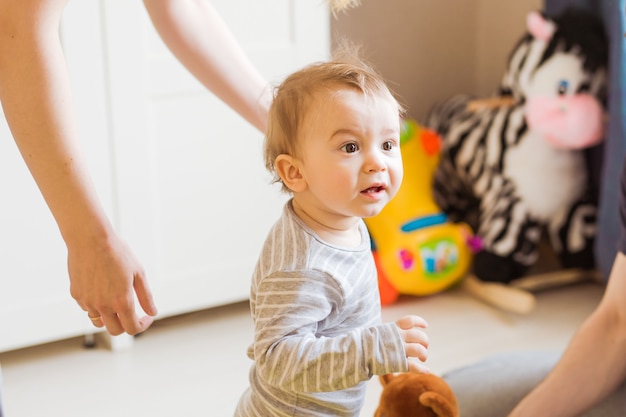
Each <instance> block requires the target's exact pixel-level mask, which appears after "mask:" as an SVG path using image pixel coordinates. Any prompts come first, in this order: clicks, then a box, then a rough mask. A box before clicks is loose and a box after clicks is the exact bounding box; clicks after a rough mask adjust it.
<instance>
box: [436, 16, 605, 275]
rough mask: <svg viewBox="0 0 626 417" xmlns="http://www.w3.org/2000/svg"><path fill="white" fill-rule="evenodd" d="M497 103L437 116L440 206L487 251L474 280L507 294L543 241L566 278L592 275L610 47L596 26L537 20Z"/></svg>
mask: <svg viewBox="0 0 626 417" xmlns="http://www.w3.org/2000/svg"><path fill="white" fill-rule="evenodd" d="M527 29H528V33H527V34H526V35H525V36H524V37H523V38H522V39H521V40H520V42H519V43H518V45H517V47H516V48H515V49H514V50H513V52H512V54H511V55H510V59H509V63H508V67H507V70H506V72H505V75H504V77H503V79H502V84H501V86H500V88H499V94H498V98H500V99H507V100H508V101H509V104H507V105H503V106H487V107H483V108H479V109H477V110H474V109H470V108H469V107H468V104H470V102H471V99H470V97H467V96H455V97H453V98H451V99H449V100H448V101H446V102H444V103H442V104H440V105H438V106H436V107H435V108H433V110H432V111H431V113H430V115H429V117H428V119H427V121H426V122H425V123H424V124H425V125H426V126H427V127H429V128H430V129H432V130H435V131H436V132H438V133H439V134H440V135H441V137H442V139H443V148H442V153H441V159H440V163H439V165H438V167H437V171H436V173H435V178H434V193H435V200H436V202H437V204H438V205H439V206H440V208H441V209H442V210H443V211H444V212H446V213H447V214H448V216H449V218H450V219H451V220H452V221H464V222H466V223H468V224H470V225H471V226H472V228H473V230H474V232H475V234H476V236H477V237H478V238H479V239H480V240H481V241H482V248H481V249H479V251H478V252H477V253H476V254H475V256H474V260H473V265H472V268H473V273H474V275H475V276H476V277H477V278H478V279H479V280H480V281H483V282H484V281H487V282H499V283H504V284H508V283H510V282H511V281H512V280H514V279H516V278H519V277H522V276H523V275H524V274H525V273H526V272H527V270H528V268H529V267H531V266H533V265H534V264H535V262H536V261H537V260H538V244H539V243H540V240H541V238H542V235H543V234H544V233H545V234H547V236H548V238H549V242H550V244H551V246H552V247H553V248H554V251H555V253H556V254H557V255H558V258H559V260H560V262H561V264H562V267H564V268H580V269H591V268H593V266H594V257H593V240H594V237H595V221H596V208H597V186H594V181H593V175H592V171H591V168H590V167H591V166H592V164H591V163H590V158H589V154H590V149H591V148H592V147H595V146H600V145H599V144H600V142H601V141H602V138H603V128H604V114H605V111H604V106H605V102H606V93H607V86H606V71H607V60H608V52H607V48H608V47H607V41H606V38H605V34H604V31H603V27H602V24H601V23H600V22H599V21H598V20H597V19H596V17H595V16H592V15H589V14H587V13H584V12H580V11H573V10H569V11H567V12H565V13H564V14H562V15H561V16H558V17H555V18H554V19H553V20H550V19H547V18H544V17H543V16H542V15H541V14H539V13H537V12H532V13H530V14H529V15H528V18H527Z"/></svg>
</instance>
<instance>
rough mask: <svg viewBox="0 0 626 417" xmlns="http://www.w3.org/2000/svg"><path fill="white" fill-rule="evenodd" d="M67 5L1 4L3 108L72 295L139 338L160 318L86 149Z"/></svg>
mask: <svg viewBox="0 0 626 417" xmlns="http://www.w3.org/2000/svg"><path fill="white" fill-rule="evenodd" d="M66 3H67V0H19V1H10V0H0V100H1V102H2V107H3V110H4V114H5V117H6V119H7V122H8V124H9V127H10V129H11V132H12V135H13V137H14V139H15V142H16V144H17V146H18V148H19V150H20V152H21V154H22V157H23V158H24V161H25V162H26V164H27V166H28V168H29V170H30V172H31V174H32V176H33V178H34V179H35V181H36V183H37V185H38V187H39V189H40V191H41V193H42V195H43V197H44V199H45V201H46V203H47V205H48V207H49V208H50V210H51V212H52V214H53V216H54V218H55V221H56V223H57V224H58V227H59V230H60V232H61V235H62V237H63V240H64V242H65V244H66V246H67V251H68V270H69V276H70V292H71V294H72V296H73V297H74V298H75V300H76V301H77V302H78V304H79V305H80V307H81V308H82V309H83V310H85V311H87V312H88V314H89V315H90V316H92V317H97V316H100V317H101V319H98V320H95V321H94V324H95V325H97V326H98V327H102V326H103V325H104V326H106V328H107V330H108V331H109V332H110V333H111V334H113V335H116V334H120V333H123V332H127V333H129V334H136V333H139V332H141V331H143V330H145V329H146V328H147V327H148V326H150V324H151V323H152V318H151V317H149V316H144V317H142V318H140V317H139V316H138V315H137V314H136V313H135V294H136V295H137V298H138V300H139V302H140V305H141V307H142V308H143V310H144V311H145V312H146V313H148V314H149V315H155V314H156V308H155V307H154V303H153V300H152V295H151V293H150V290H149V288H148V284H147V281H146V278H145V276H144V272H143V269H142V267H141V265H140V264H139V262H137V260H136V259H135V257H134V256H133V254H132V253H131V252H130V250H129V249H128V248H127V246H126V245H125V243H124V242H122V241H121V240H120V238H119V237H118V236H117V235H116V233H115V231H114V230H113V227H112V226H111V224H110V222H109V220H108V218H107V216H106V214H105V212H104V210H103V208H102V206H101V203H100V201H99V199H98V196H97V195H96V192H95V189H94V186H93V184H92V182H91V179H90V176H89V173H88V170H87V167H86V164H85V161H84V157H83V155H82V153H81V151H80V149H79V144H78V137H77V136H78V134H77V127H76V121H75V115H74V108H73V104H72V95H71V89H70V82H69V77H68V73H67V67H66V64H65V60H64V56H63V51H62V48H61V42H60V39H59V24H60V19H61V15H62V13H63V10H64V8H65V5H66Z"/></svg>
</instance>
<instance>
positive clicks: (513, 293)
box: [461, 274, 537, 314]
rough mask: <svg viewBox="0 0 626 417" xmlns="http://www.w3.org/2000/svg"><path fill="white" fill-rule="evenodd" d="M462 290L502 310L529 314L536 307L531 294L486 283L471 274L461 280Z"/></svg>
mask: <svg viewBox="0 0 626 417" xmlns="http://www.w3.org/2000/svg"><path fill="white" fill-rule="evenodd" d="M461 288H463V289H464V290H465V291H467V292H468V293H470V294H471V295H473V296H474V297H476V298H478V299H479V300H481V301H483V302H485V303H487V304H489V305H492V306H494V307H497V308H499V309H501V310H504V311H508V312H511V313H517V314H528V313H530V312H531V311H532V310H533V309H534V308H535V305H536V303H537V302H536V299H535V296H534V295H532V294H531V293H530V292H528V291H526V290H523V289H520V288H515V287H512V286H510V285H506V284H501V283H497V282H484V281H481V280H479V279H478V278H476V276H474V275H472V274H470V275H468V276H467V277H465V278H464V279H463V280H461Z"/></svg>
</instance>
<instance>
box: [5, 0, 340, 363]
mask: <svg viewBox="0 0 626 417" xmlns="http://www.w3.org/2000/svg"><path fill="white" fill-rule="evenodd" d="M212 3H213V4H214V5H215V7H216V8H217V9H218V10H219V11H220V12H221V14H222V15H223V17H224V19H225V20H226V22H227V24H228V25H229V27H231V29H232V30H233V32H234V34H235V36H236V37H237V38H238V40H239V41H240V42H241V44H242V46H243V48H244V50H245V51H246V53H247V54H248V56H250V58H251V59H252V61H253V62H254V64H255V65H256V66H257V67H258V68H259V69H260V70H261V72H262V73H263V74H264V76H265V77H266V78H267V79H268V80H270V81H271V82H272V83H277V82H279V81H280V80H281V79H282V78H283V77H284V75H286V74H287V73H289V72H291V71H293V70H294V69H296V68H299V67H301V66H303V65H306V64H308V63H310V62H313V61H317V60H321V59H325V58H327V56H328V54H329V49H330V40H329V39H330V34H329V16H328V10H327V8H326V6H325V3H324V2H321V1H319V0H219V1H217V0H216V1H213V2H212ZM62 39H63V45H64V49H65V51H66V58H67V61H68V66H69V70H70V76H71V79H72V84H73V88H74V93H75V96H76V107H77V112H78V118H79V128H80V131H81V137H82V139H83V146H84V148H85V152H86V154H87V157H88V159H89V162H90V165H91V168H92V174H93V175H94V179H95V182H96V185H97V187H98V190H99V192H100V196H101V198H102V200H103V202H104V204H105V207H106V209H107V211H108V213H109V214H110V216H111V218H112V220H113V222H114V224H115V225H116V227H117V229H118V231H119V232H120V233H121V235H122V236H123V237H124V238H125V239H126V240H127V241H128V242H129V243H130V245H131V247H132V248H133V250H134V251H135V254H136V255H137V256H138V257H139V259H140V260H141V261H142V263H143V264H144V267H145V268H146V272H147V274H148V277H149V282H150V284H151V288H152V290H153V292H154V296H155V299H156V303H157V307H158V308H159V310H160V316H159V317H165V316H169V315H174V314H179V313H184V312H188V311H192V310H197V309H202V308H208V307H212V306H217V305H220V304H226V303H230V302H233V301H240V300H244V299H246V298H247V296H248V288H249V280H250V275H251V272H252V269H253V266H254V262H255V261H256V257H257V255H258V252H259V250H260V246H261V244H262V241H263V239H264V238H265V235H266V232H267V230H268V229H269V227H270V226H271V224H272V223H273V222H274V220H275V219H276V218H277V217H278V215H279V213H280V210H281V208H282V204H283V202H284V200H285V196H284V195H282V194H281V193H280V192H279V188H278V187H277V186H271V185H270V184H269V179H270V178H269V174H267V173H266V172H265V169H264V166H263V161H262V154H261V145H262V135H261V134H260V133H259V132H257V131H256V130H255V129H254V128H253V127H251V126H250V125H248V124H247V123H246V122H245V121H244V120H243V119H242V118H240V117H239V116H238V115H237V114H236V113H234V112H233V111H232V110H230V109H229V108H228V107H226V106H225V105H224V104H222V103H221V102H220V101H219V100H217V99H216V98H215V97H214V96H213V95H212V94H211V93H209V92H207V91H206V90H205V89H204V88H203V87H202V86H201V85H200V84H199V83H198V82H197V81H196V80H195V79H194V78H193V77H192V76H190V75H189V74H188V73H187V71H186V70H185V69H184V68H183V67H182V66H181V65H180V64H179V63H178V62H177V61H176V60H175V58H174V57H173V56H172V55H171V54H170V53H169V51H168V50H167V49H166V47H165V46H164V45H163V43H162V42H161V40H160V38H159V37H158V35H157V34H156V31H155V30H154V28H153V27H152V25H151V23H150V21H149V18H148V16H147V13H146V12H145V10H144V9H143V5H142V3H141V1H139V0H136V1H115V0H102V1H96V0H82V1H74V2H69V5H68V8H67V10H66V13H65V15H64V20H63V27H62ZM208 41H210V40H207V42H208ZM2 123H4V121H2ZM0 195H1V196H2V197H1V198H2V200H1V201H2V207H1V208H0V351H5V350H10V349H15V348H19V347H23V346H28V345H32V344H37V343H43V342H46V341H51V340H56V339H61V338H65V337H71V336H75V335H80V334H85V333H89V332H92V331H93V328H92V327H91V325H90V323H89V322H88V320H87V319H86V314H85V313H84V312H82V310H80V308H79V307H78V306H77V305H76V304H75V302H74V301H73V300H72V299H71V297H70V295H69V283H68V278H67V270H66V254H65V248H64V245H63V242H62V241H61V238H60V236H59V233H58V230H57V228H56V225H55V223H54V222H53V219H52V216H51V215H50V213H49V212H48V209H47V207H46V206H45V204H44V202H43V199H42V197H41V196H40V194H39V192H38V190H37V188H36V186H35V183H34V181H33V180H32V178H31V177H30V174H29V173H28V171H27V169H26V167H25V165H24V163H23V161H22V159H21V157H20V156H19V154H18V152H17V150H16V147H15V144H14V142H13V140H12V139H11V138H10V136H9V132H8V130H7V129H6V126H5V125H4V124H3V125H1V127H0Z"/></svg>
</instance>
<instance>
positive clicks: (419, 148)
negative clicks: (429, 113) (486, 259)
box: [365, 120, 472, 305]
mask: <svg viewBox="0 0 626 417" xmlns="http://www.w3.org/2000/svg"><path fill="white" fill-rule="evenodd" d="M440 146H441V139H440V137H439V136H438V135H437V134H436V133H435V132H433V131H430V130H427V129H425V128H423V127H421V126H419V125H418V124H416V123H415V122H414V121H412V120H405V121H404V122H403V132H402V135H401V138H400V148H401V150H402V162H403V164H404V180H403V182H402V185H401V186H400V189H399V190H398V193H397V194H396V196H395V197H394V198H393V199H392V200H391V201H390V202H389V203H388V204H387V206H386V207H385V208H384V209H383V210H382V211H381V212H380V213H379V214H378V215H377V216H375V217H371V218H369V219H365V222H366V224H367V227H368V229H369V231H370V234H371V236H372V241H373V252H374V259H375V260H376V266H377V268H378V281H379V289H380V295H381V303H382V304H383V305H385V304H390V303H392V302H394V301H395V300H396V299H397V298H398V296H399V295H400V294H408V295H418V296H421V295H429V294H434V293H437V292H440V291H443V290H445V289H446V288H448V287H450V286H451V285H453V284H454V283H456V282H457V281H459V280H460V279H461V278H463V277H464V275H465V274H466V272H467V271H468V269H469V265H470V262H471V250H470V246H469V244H468V242H469V239H470V238H471V236H472V232H471V229H470V228H469V226H467V225H465V224H458V223H457V224H453V223H450V222H448V221H447V218H446V215H445V214H444V213H442V212H441V210H440V209H439V207H438V206H437V205H436V204H435V201H434V200H433V197H432V179H433V175H434V173H435V168H436V166H437V163H438V161H439V150H440Z"/></svg>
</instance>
